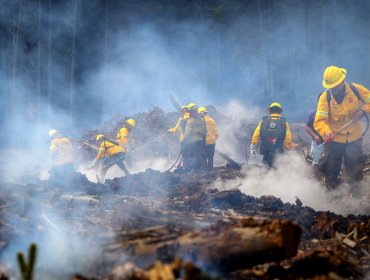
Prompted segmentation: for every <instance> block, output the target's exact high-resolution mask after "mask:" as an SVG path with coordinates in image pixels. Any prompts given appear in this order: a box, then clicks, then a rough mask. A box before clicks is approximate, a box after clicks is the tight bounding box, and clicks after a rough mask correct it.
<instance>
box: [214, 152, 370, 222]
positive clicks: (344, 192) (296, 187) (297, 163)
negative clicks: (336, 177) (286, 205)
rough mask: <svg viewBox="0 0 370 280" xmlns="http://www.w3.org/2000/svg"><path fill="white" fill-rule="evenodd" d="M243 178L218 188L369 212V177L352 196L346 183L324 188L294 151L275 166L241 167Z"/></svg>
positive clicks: (338, 211)
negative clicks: (274, 167) (244, 175)
mask: <svg viewBox="0 0 370 280" xmlns="http://www.w3.org/2000/svg"><path fill="white" fill-rule="evenodd" d="M244 173H245V174H246V178H245V179H238V180H237V181H236V182H234V181H233V182H227V183H226V184H225V183H222V182H219V183H218V184H219V185H218V186H217V187H218V188H220V189H232V188H235V186H239V187H238V188H239V189H240V190H241V191H242V192H243V193H244V194H246V195H251V196H255V197H261V196H263V195H273V196H276V197H278V198H281V199H282V201H283V202H290V203H295V201H296V199H297V198H298V199H299V200H301V201H302V203H303V206H308V207H311V208H313V209H315V210H316V211H332V212H334V213H336V214H341V215H349V214H359V215H365V214H368V213H369V206H368V203H367V201H368V199H369V196H370V191H369V190H368V186H369V182H370V180H369V178H368V177H367V178H365V179H364V180H363V182H361V184H360V185H359V186H358V187H357V190H358V191H359V193H360V194H361V195H356V196H354V195H353V190H352V189H351V188H350V186H349V185H348V184H346V183H343V184H342V185H340V186H339V187H338V188H337V189H335V190H332V191H327V190H326V187H325V186H324V185H323V184H322V183H320V182H318V181H317V179H315V177H314V174H313V170H312V169H311V167H310V166H309V165H307V163H306V162H305V161H304V159H303V157H302V156H301V155H299V154H298V153H297V152H295V151H288V152H287V153H285V154H283V155H281V156H279V157H277V159H276V169H267V168H264V167H257V166H254V167H253V166H244Z"/></svg>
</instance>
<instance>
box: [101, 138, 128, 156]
mask: <svg viewBox="0 0 370 280" xmlns="http://www.w3.org/2000/svg"><path fill="white" fill-rule="evenodd" d="M124 152H125V151H124V149H123V148H122V147H121V146H118V145H114V144H113V143H111V142H109V141H103V142H102V143H101V144H100V147H99V153H98V155H97V156H96V160H99V159H101V158H103V157H107V156H113V155H115V154H118V153H124Z"/></svg>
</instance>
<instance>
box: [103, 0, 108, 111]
mask: <svg viewBox="0 0 370 280" xmlns="http://www.w3.org/2000/svg"><path fill="white" fill-rule="evenodd" d="M108 18H109V0H106V1H105V22H104V50H103V52H104V54H103V74H102V76H103V81H102V84H103V90H102V113H103V115H105V113H107V112H108V108H107V107H108V106H107V100H106V96H107V78H108V75H107V68H106V67H107V61H108V24H109V20H108Z"/></svg>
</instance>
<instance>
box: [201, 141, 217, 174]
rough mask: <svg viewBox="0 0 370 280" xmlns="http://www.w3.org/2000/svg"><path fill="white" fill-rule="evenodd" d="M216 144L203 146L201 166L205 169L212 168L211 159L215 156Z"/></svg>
mask: <svg viewBox="0 0 370 280" xmlns="http://www.w3.org/2000/svg"><path fill="white" fill-rule="evenodd" d="M215 148H216V144H208V145H205V146H204V154H203V162H202V166H203V168H206V169H212V168H213V157H214V156H215Z"/></svg>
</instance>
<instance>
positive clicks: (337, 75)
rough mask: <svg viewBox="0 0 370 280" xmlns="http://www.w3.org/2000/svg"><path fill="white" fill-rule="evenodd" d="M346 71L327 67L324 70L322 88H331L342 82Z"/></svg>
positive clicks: (335, 67)
mask: <svg viewBox="0 0 370 280" xmlns="http://www.w3.org/2000/svg"><path fill="white" fill-rule="evenodd" d="M346 75H347V70H346V69H344V68H339V67H337V66H329V67H327V68H326V69H325V72H324V79H323V81H322V85H323V87H324V88H333V87H335V86H337V85H339V84H340V83H341V82H343V81H344V79H345V78H346Z"/></svg>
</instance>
